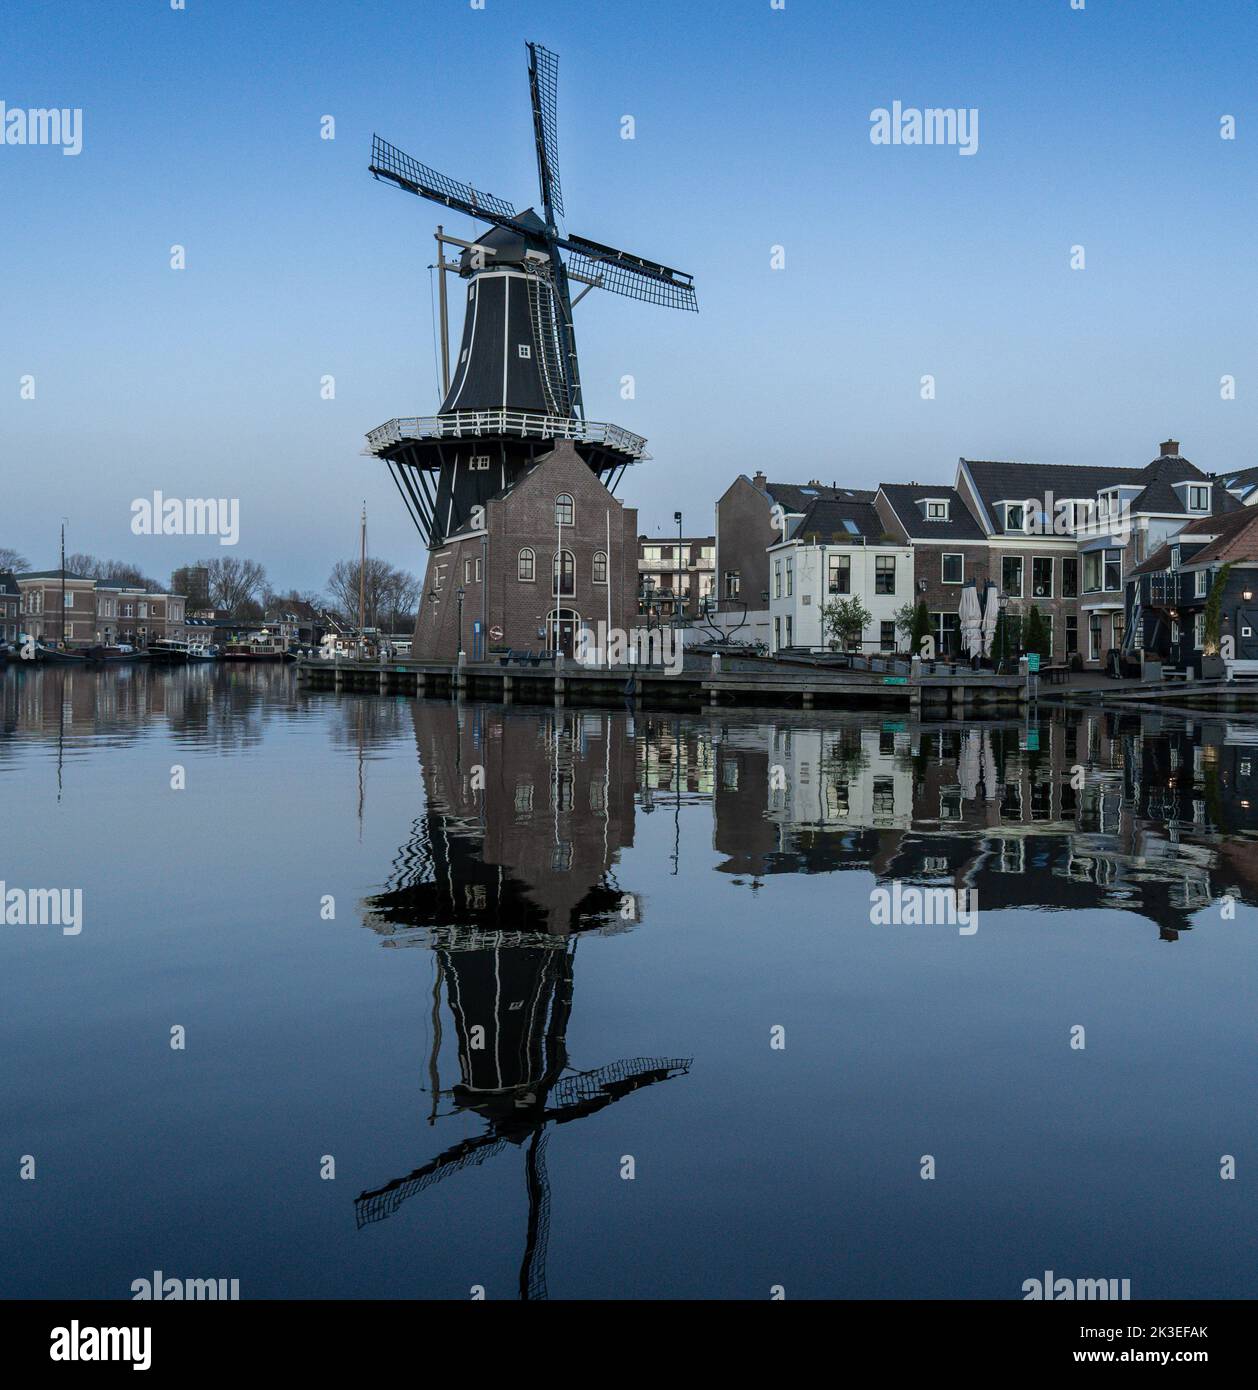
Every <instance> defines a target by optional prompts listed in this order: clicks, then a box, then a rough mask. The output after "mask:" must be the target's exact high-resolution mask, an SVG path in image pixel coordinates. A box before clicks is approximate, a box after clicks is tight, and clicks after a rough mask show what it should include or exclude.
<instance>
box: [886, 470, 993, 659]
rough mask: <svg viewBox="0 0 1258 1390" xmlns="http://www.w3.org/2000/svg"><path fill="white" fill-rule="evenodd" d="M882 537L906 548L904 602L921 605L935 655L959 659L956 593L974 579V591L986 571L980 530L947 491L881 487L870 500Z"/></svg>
mask: <svg viewBox="0 0 1258 1390" xmlns="http://www.w3.org/2000/svg"><path fill="white" fill-rule="evenodd" d="M874 506H875V508H876V509H877V512H878V516H879V519H880V520H881V522H882V525H883V528H884V530H885V531H886V532H887V534H888V535H890V536H893V537H894V538H895V539H896V540H898V541H899V542H900V543H901V544H902V545H907V546H910V547H911V548H912V552H913V569H912V580H913V583H912V588H911V591H910V598H911V599H912V601H913V603H914V604H918V603H923V602H924V603H925V604H926V609H927V611H928V612H929V614H930V620H931V629H932V632H933V635H934V639H935V651H936V652H937V653H938V654H939V655H940V656H959V655H961V622H960V617H959V610H960V603H961V593H962V590H963V589H964V587H965V585H966V583H967V582H968V581H969V580H971V579H972V580H974V582H975V584H976V585H977V587H978V590H979V592H980V593H982V592H983V588H984V586H985V585H986V583H987V581H988V579H993V580H995V582H999V580H998V577H997V576H993V575H992V573H991V548H990V546H989V545H988V541H987V537H986V535H985V534H984V532H983V528H982V527H981V526H980V525H979V523H978V521H977V519H976V518H975V516H974V514H973V513H972V512H971V511H970V509H969V508H968V507H967V506H966V504H965V502H964V500H963V499H962V497H961V494H960V493H959V492H958V491H957V490H956V488H953V487H941V486H939V485H938V484H933V483H932V484H927V485H921V484H918V483H884V484H883V485H882V487H880V488H879V489H878V494H877V497H876V498H875V500H874Z"/></svg>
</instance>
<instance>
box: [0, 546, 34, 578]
mask: <svg viewBox="0 0 1258 1390" xmlns="http://www.w3.org/2000/svg"><path fill="white" fill-rule="evenodd" d="M30 567H31V562H30V561H29V560H28V559H27V558H26V556H25V555H23V554H22V552H21V551H20V550H14V549H13V547H12V546H8V545H0V570H12V572H13V573H14V574H21V573H22V571H23V570H28V569H30Z"/></svg>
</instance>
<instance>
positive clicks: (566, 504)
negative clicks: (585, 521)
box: [555, 492, 576, 526]
mask: <svg viewBox="0 0 1258 1390" xmlns="http://www.w3.org/2000/svg"><path fill="white" fill-rule="evenodd" d="M575 516H576V507H575V505H574V504H573V501H572V498H571V497H569V496H568V494H567V493H566V492H564V493H560V495H559V496H558V497H556V498H555V525H556V526H571V525H573V523H574V520H575Z"/></svg>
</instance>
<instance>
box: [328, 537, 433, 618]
mask: <svg viewBox="0 0 1258 1390" xmlns="http://www.w3.org/2000/svg"><path fill="white" fill-rule="evenodd" d="M359 570H360V566H359V563H358V561H357V560H340V561H338V562H337V564H336V566H335V567H334V568H333V570H332V573H331V574H330V575H329V576H328V592H329V594H330V596H331V599H332V603H333V606H334V607H335V608H336V609H337V610H338V611H339V612H340V614H341V616H342V617H344V618H345V619H347V620H348V621H349V622H351V623H357V621H358V576H359ZM362 573H363V609H364V612H363V622H364V624H365V625H366V626H367V627H374V628H387V629H389V630H390V631H393V630H394V629H395V628H396V627H398V626H399V625H400V626H404V627H405V626H409V625H410V624H411V623H412V622H413V621H414V614H415V605H416V603H417V602H418V601H419V594H420V588H421V584H420V581H419V580H418V579H417V578H416V577H415V575H413V574H411V573H410V571H409V570H403V569H397V568H395V567H394V566H393V565H390V564H389V563H388V561H387V560H380V559H377V558H375V557H374V556H368V557H367V566H366V569H365V570H363V571H362Z"/></svg>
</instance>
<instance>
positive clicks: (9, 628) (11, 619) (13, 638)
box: [0, 571, 22, 645]
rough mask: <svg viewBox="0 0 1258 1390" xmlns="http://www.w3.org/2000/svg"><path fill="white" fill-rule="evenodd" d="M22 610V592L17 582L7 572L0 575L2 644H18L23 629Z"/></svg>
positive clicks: (0, 632)
mask: <svg viewBox="0 0 1258 1390" xmlns="http://www.w3.org/2000/svg"><path fill="white" fill-rule="evenodd" d="M21 608H22V591H21V589H19V588H18V586H17V580H16V579H14V577H13V576H12V575H11V574H9V573H8V572H7V571H6V572H4V573H0V642H8V643H11V644H13V645H16V644H17V640H18V634H19V632H20V631H21V629H22V623H21V618H20V616H19V615H20V612H21Z"/></svg>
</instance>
